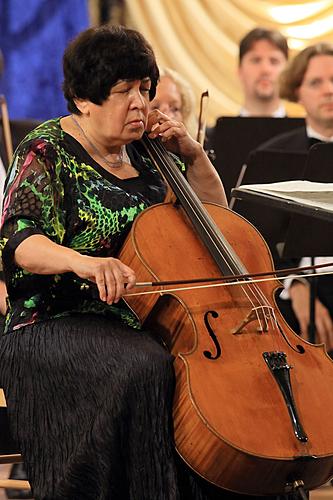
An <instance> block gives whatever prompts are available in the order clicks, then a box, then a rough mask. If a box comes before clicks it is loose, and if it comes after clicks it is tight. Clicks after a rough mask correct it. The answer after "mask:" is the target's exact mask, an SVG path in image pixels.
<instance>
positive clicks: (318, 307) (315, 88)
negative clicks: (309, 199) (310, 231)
mask: <svg viewBox="0 0 333 500" xmlns="http://www.w3.org/2000/svg"><path fill="white" fill-rule="evenodd" d="M280 88H281V90H280V93H281V97H283V98H286V99H289V100H290V101H292V102H298V103H299V104H301V105H302V106H303V107H304V109H305V112H306V122H305V125H304V126H303V127H299V128H297V129H295V130H292V131H291V132H287V133H284V134H280V135H278V136H276V137H274V138H273V139H270V140H269V141H267V142H265V143H264V144H262V145H261V146H260V147H259V148H258V149H260V150H275V151H291V152H295V151H297V152H307V151H308V149H309V148H310V147H311V146H312V145H313V144H314V143H315V142H332V141H333V44H329V43H318V44H316V45H312V46H310V47H307V48H306V49H304V50H303V51H301V52H300V53H299V54H298V55H297V56H296V57H295V58H294V59H293V60H292V61H291V63H290V64H289V66H288V68H287V69H286V70H285V72H284V73H283V74H282V75H281V87H280ZM332 178H333V174H332ZM325 236H326V235H324V237H325ZM328 237H329V236H328ZM309 260H310V259H309V258H308V259H306V258H303V259H302V260H301V262H300V263H299V264H300V265H301V266H303V265H308V264H309ZM332 260H333V257H316V258H315V264H320V263H325V262H331V261H332ZM282 265H283V264H282ZM279 267H281V266H279ZM283 267H285V266H283ZM328 270H329V269H328V268H327V267H326V268H324V269H323V271H328ZM318 274H319V272H318ZM286 286H287V289H286V290H284V292H283V293H282V295H281V297H282V299H284V300H281V299H280V300H279V305H280V306H281V309H282V312H283V313H284V316H285V317H286V319H287V321H288V323H290V325H291V326H292V327H293V328H294V330H296V331H298V332H300V333H301V335H303V336H305V337H307V330H308V325H309V319H310V318H309V316H310V311H309V301H310V287H309V286H308V285H307V282H306V280H304V281H303V280H293V281H291V283H290V280H288V281H287V282H286ZM315 326H316V333H317V338H316V341H317V342H325V344H326V348H327V350H328V351H329V352H330V353H331V354H332V353H333V277H332V275H326V276H321V277H320V278H319V279H318V290H317V299H316V303H315Z"/></svg>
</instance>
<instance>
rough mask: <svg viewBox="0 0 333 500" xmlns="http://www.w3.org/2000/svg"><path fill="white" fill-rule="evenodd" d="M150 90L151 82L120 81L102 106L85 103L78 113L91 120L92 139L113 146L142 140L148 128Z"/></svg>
mask: <svg viewBox="0 0 333 500" xmlns="http://www.w3.org/2000/svg"><path fill="white" fill-rule="evenodd" d="M150 87H151V81H150V78H143V79H142V80H130V81H128V80H119V81H118V82H117V83H116V84H115V85H114V86H113V87H111V91H110V94H109V97H108V98H107V99H106V100H105V101H104V102H103V103H102V104H101V105H97V104H94V103H92V102H91V101H82V102H83V103H84V105H85V108H84V109H82V108H80V107H79V109H80V110H81V111H83V113H85V112H86V116H88V118H89V120H88V123H87V128H88V129H89V132H90V135H91V136H92V137H95V138H96V140H97V141H98V142H101V143H105V145H107V144H109V145H112V146H117V145H119V144H120V145H121V144H127V143H129V142H132V141H134V140H137V139H140V138H141V136H142V134H143V132H144V131H145V128H146V124H147V116H148V111H149V90H150Z"/></svg>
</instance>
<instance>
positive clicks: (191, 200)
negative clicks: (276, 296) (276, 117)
mask: <svg viewBox="0 0 333 500" xmlns="http://www.w3.org/2000/svg"><path fill="white" fill-rule="evenodd" d="M152 142H153V141H152ZM150 144H151V143H150ZM151 145H152V147H153V149H154V151H155V154H156V155H157V156H158V158H159V159H160V161H164V165H165V168H166V169H167V171H168V174H169V175H170V176H171V178H172V180H173V182H174V183H175V184H176V186H177V187H178V189H180V187H179V181H178V178H177V177H179V175H181V174H180V172H179V171H178V170H176V171H175V169H174V165H173V163H172V164H171V167H169V166H168V165H167V164H166V163H167V161H166V160H165V154H164V152H163V151H162V150H161V152H160V151H159V149H162V148H159V146H160V144H159V143H158V141H156V142H155V141H154V142H153V144H151ZM155 146H156V147H155ZM166 158H167V159H169V157H168V156H167V157H166ZM170 162H171V160H170ZM174 171H175V175H174ZM182 184H183V183H182ZM188 191H189V192H188V193H186V191H184V190H182V191H181V193H182V195H183V196H184V197H186V196H187V199H186V201H187V203H188V204H189V205H192V212H193V213H194V215H195V216H196V218H197V220H199V221H200V217H199V216H198V215H201V221H200V222H201V226H202V227H205V225H206V226H207V222H208V223H209V222H210V220H209V218H208V217H207V215H206V216H204V217H202V214H198V211H195V210H194V208H193V206H195V205H197V206H198V201H197V200H196V199H195V198H194V196H193V195H192V191H191V190H188ZM203 222H204V223H205V224H204V223H203ZM210 226H211V227H210V228H209V229H210V233H209V232H208V231H207V229H206V235H207V236H208V237H209V239H210V242H211V244H213V245H214V246H215V247H216V249H217V250H218V253H219V255H220V257H221V258H222V259H223V261H224V262H225V264H226V265H227V267H228V269H229V270H230V272H231V273H232V272H233V269H232V267H231V265H230V264H229V262H228V261H227V260H226V257H225V256H224V255H223V254H221V251H220V250H219V248H218V245H217V242H216V241H215V240H218V241H219V242H220V245H221V243H222V245H223V242H222V241H221V237H220V235H219V234H218V233H217V229H216V227H213V226H212V224H210ZM213 236H215V240H214V239H213ZM224 246H225V245H224ZM229 256H230V252H229ZM234 266H235V267H237V266H236V264H235V261H234ZM246 287H247V288H248V290H249V291H250V293H251V294H252V295H253V296H254V299H255V300H256V302H257V303H258V305H259V308H261V309H262V316H263V318H264V317H265V307H264V305H263V303H262V298H263V297H264V295H263V294H261V293H260V292H261V291H260V290H258V289H256V288H255V289H254V290H253V289H252V287H250V286H249V283H248V282H247V283H246ZM241 288H242V291H243V293H244V295H245V296H246V298H247V300H248V301H249V302H250V304H251V306H252V309H253V310H254V311H255V314H256V317H257V320H258V322H259V325H260V328H261V329H262V328H263V325H262V323H261V318H260V315H259V314H258V312H257V308H256V306H255V304H254V302H253V300H252V299H251V297H250V295H249V293H248V291H247V290H246V289H245V287H243V286H242V287H241ZM255 292H257V294H258V295H259V297H258V295H257V296H256V293H255ZM260 295H261V297H260ZM260 299H261V300H260ZM266 307H268V308H269V309H268V310H269V311H270V309H271V307H270V305H269V304H268V302H267V301H266Z"/></svg>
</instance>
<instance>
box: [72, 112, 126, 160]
mask: <svg viewBox="0 0 333 500" xmlns="http://www.w3.org/2000/svg"><path fill="white" fill-rule="evenodd" d="M71 118H72V120H73V122H74V123H75V125H76V127H77V128H78V129H79V130H80V132H81V133H82V135H83V137H84V138H85V140H86V141H87V142H88V144H89V145H90V147H91V148H92V149H93V151H94V152H95V154H96V155H97V156H99V158H100V159H101V160H103V161H104V162H105V163H106V164H107V165H108V166H109V167H110V168H120V167H121V166H122V165H123V163H124V156H125V152H126V149H125V146H121V148H120V151H119V153H116V160H114V161H111V160H108V159H107V158H106V156H104V155H102V153H100V152H99V150H98V149H97V147H96V146H95V144H94V143H93V142H92V141H91V140H90V139H89V137H88V136H87V135H86V133H85V131H84V130H83V128H82V127H81V125H80V124H79V122H78V121H77V120H75V118H74V116H73V115H71Z"/></svg>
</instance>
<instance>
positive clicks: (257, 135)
mask: <svg viewBox="0 0 333 500" xmlns="http://www.w3.org/2000/svg"><path fill="white" fill-rule="evenodd" d="M302 126H304V119H303V118H271V117H240V116H222V117H220V118H218V119H217V121H216V125H215V127H214V128H213V129H212V130H211V131H210V134H209V136H210V137H209V144H208V148H212V149H214V152H215V160H214V161H213V163H214V166H215V168H216V170H217V171H218V173H219V175H220V177H221V179H222V182H223V185H224V189H225V192H226V195H227V198H228V200H230V197H231V189H232V188H234V187H235V186H236V182H237V179H238V177H239V174H240V171H241V169H242V166H243V165H244V163H245V162H246V160H247V158H248V155H249V153H250V152H251V151H253V150H254V149H256V148H257V147H258V146H259V145H260V144H262V143H263V142H265V141H267V140H268V139H271V138H272V137H274V136H276V135H278V134H282V133H283V132H288V131H289V130H292V129H294V128H297V127H302Z"/></svg>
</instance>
